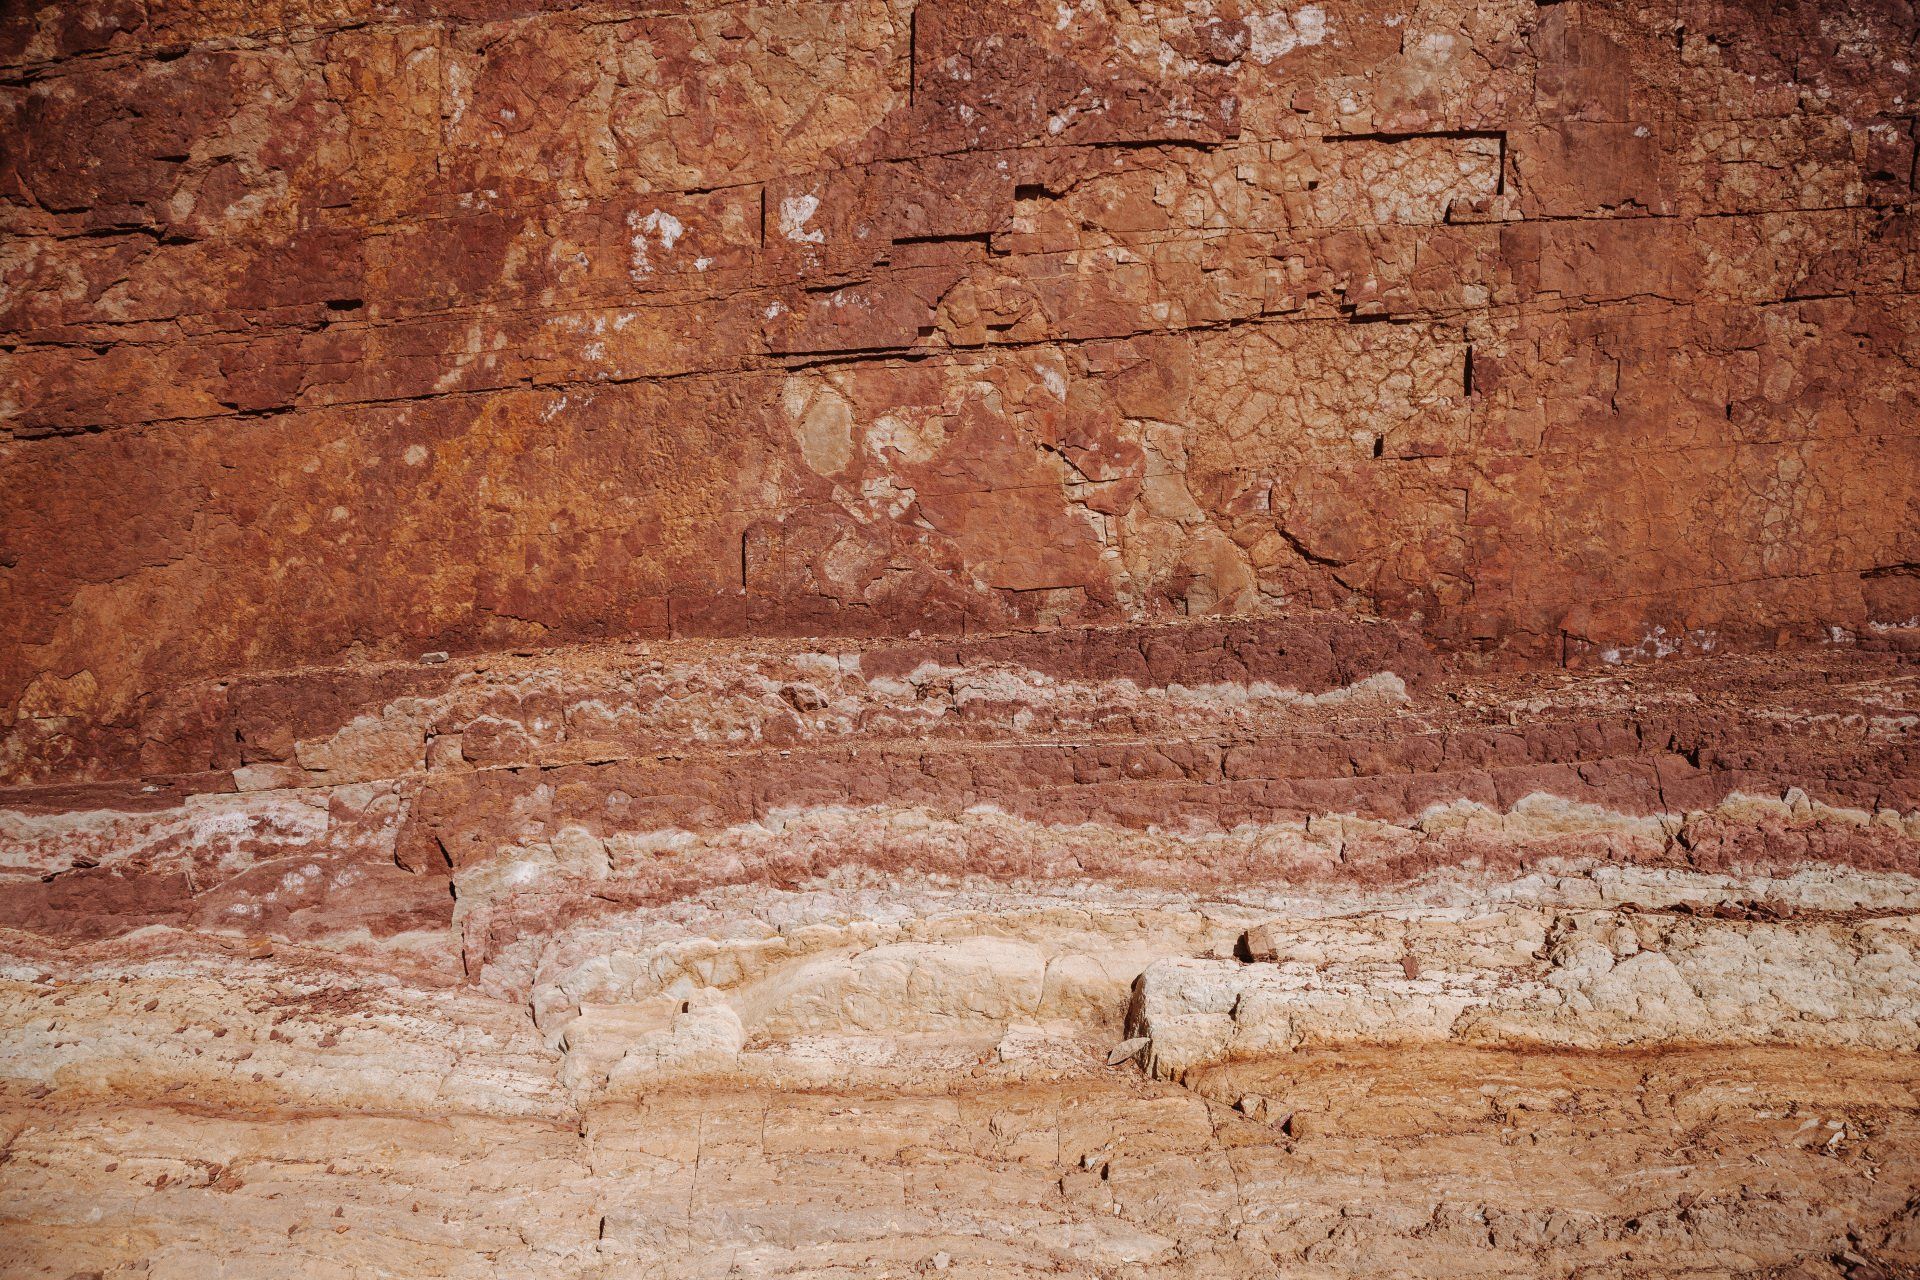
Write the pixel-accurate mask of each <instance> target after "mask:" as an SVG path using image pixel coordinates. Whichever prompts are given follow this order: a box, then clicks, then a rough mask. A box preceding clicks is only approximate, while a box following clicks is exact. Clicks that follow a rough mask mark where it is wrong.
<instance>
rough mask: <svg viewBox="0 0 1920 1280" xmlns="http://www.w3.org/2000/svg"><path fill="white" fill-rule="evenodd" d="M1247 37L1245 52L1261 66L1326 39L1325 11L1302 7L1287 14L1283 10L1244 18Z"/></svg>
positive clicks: (1311, 5) (1315, 7)
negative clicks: (1248, 40)
mask: <svg viewBox="0 0 1920 1280" xmlns="http://www.w3.org/2000/svg"><path fill="white" fill-rule="evenodd" d="M1247 34H1248V35H1249V36H1250V37H1251V44H1250V45H1249V46H1248V50H1247V51H1248V52H1249V53H1251V54H1252V55H1253V60H1254V61H1255V62H1258V63H1259V64H1260V65H1262V66H1266V65H1267V64H1268V63H1271V62H1274V61H1276V60H1277V59H1280V58H1284V57H1286V56H1287V55H1288V54H1289V53H1292V52H1293V51H1294V50H1295V49H1300V48H1305V47H1307V46H1310V45H1316V44H1319V43H1321V42H1322V41H1324V40H1325V39H1326V38H1327V11H1326V10H1325V9H1322V8H1321V7H1320V6H1319V5H1315V4H1309V5H1302V6H1301V7H1300V8H1298V9H1296V10H1294V11H1293V12H1292V13H1291V14H1289V13H1287V12H1286V11H1285V10H1281V11H1279V12H1276V13H1263V14H1256V15H1254V16H1253V17H1250V18H1248V19H1247Z"/></svg>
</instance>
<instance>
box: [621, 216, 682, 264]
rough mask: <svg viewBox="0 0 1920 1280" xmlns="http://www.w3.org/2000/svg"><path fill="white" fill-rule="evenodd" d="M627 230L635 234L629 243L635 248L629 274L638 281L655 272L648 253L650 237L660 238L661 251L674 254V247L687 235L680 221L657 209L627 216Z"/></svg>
mask: <svg viewBox="0 0 1920 1280" xmlns="http://www.w3.org/2000/svg"><path fill="white" fill-rule="evenodd" d="M627 229H628V230H629V231H632V232H633V237H632V239H631V240H630V241H629V242H628V243H629V244H631V245H632V246H633V252H632V254H631V255H630V257H629V259H628V265H627V274H628V275H630V276H632V277H633V278H634V279H635V280H638V279H640V277H642V276H645V275H650V274H652V272H653V262H652V259H651V256H650V255H649V252H648V243H649V242H648V237H649V236H655V237H658V238H659V241H660V251H661V252H662V253H672V252H673V246H674V245H676V244H678V243H679V242H680V237H681V236H682V235H684V234H685V233H686V229H687V228H686V224H685V223H683V222H681V221H680V219H678V218H676V217H674V216H673V215H672V214H670V213H667V212H666V211H664V210H661V209H655V210H654V211H653V212H651V213H648V214H644V215H643V214H641V213H640V211H639V210H637V209H636V210H634V211H633V212H632V213H629V214H628V215H627Z"/></svg>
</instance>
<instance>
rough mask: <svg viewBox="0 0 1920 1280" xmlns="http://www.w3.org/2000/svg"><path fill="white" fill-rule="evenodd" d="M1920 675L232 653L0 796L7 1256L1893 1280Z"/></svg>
mask: <svg viewBox="0 0 1920 1280" xmlns="http://www.w3.org/2000/svg"><path fill="white" fill-rule="evenodd" d="M1394 666H1398V667H1400V668H1401V669H1402V670H1403V671H1404V672H1405V674H1402V670H1394V669H1392V668H1393V667H1394ZM1917 680H1920V677H1917V676H1916V675H1915V673H1914V671H1913V668H1912V665H1911V663H1910V661H1909V660H1907V659H1906V658H1904V657H1903V656H1901V655H1899V654H1894V653H1881V654H1874V653H1868V652H1862V651H1859V650H1857V649H1853V650H1841V651H1836V652H1834V653H1832V654H1829V655H1824V656H1823V657H1822V659H1821V660H1819V661H1809V660H1808V659H1807V658H1806V657H1805V656H1784V657H1750V658H1733V657H1722V658H1719V659H1711V660H1690V661H1684V662H1683V661H1673V662H1669V663H1665V664H1661V665H1658V666H1654V667H1641V668H1634V669H1630V670H1627V671H1623V672H1620V673H1604V674H1580V673H1567V672H1551V673H1534V674H1516V675H1511V676H1505V677H1491V676H1486V675H1470V676H1468V675H1462V674H1460V673H1458V672H1456V671H1453V670H1451V669H1450V668H1449V667H1448V666H1447V665H1446V664H1439V665H1436V664H1435V663H1434V661H1433V660H1432V659H1431V658H1430V657H1429V656H1427V655H1426V654H1425V652H1424V651H1423V650H1422V649H1421V648H1420V646H1419V645H1418V644H1417V643H1416V642H1414V641H1413V639H1412V637H1411V636H1410V635H1409V634H1408V633H1407V632H1405V631H1403V630H1398V629H1396V628H1394V627H1392V626H1391V625H1389V624H1380V623H1372V624H1369V623H1356V622H1350V621H1345V620H1342V619H1340V618H1338V617H1334V616H1328V617H1322V618H1319V619H1294V620H1290V621H1287V622H1284V623H1281V622H1272V623H1254V622H1244V621H1243V622H1238V623H1223V624H1211V623H1207V624H1200V623H1185V624H1178V625H1173V626H1165V627H1159V628H1152V629H1144V630H1143V629H1140V628H1126V629H1120V630H1098V629H1096V630H1077V629H1067V630H1054V631H1048V632H1041V633H1029V634H1020V635H1009V636H1004V637H981V638H977V639H970V640H964V641H918V642H912V643H908V644H901V643H898V642H893V641H871V642H865V643H858V644H849V643H842V644H838V645H831V646H821V645H817V644H811V643H807V642H785V643H772V642H761V643H759V644H756V645H753V646H748V647H741V646H724V647H723V646H717V645H715V644H712V643H708V642H686V643H667V642H660V643H651V644H639V645H633V644H627V645H619V646H604V647H601V648H597V649H575V650H568V651H556V652H553V653H542V654H529V655H526V656H524V657H512V656H499V657H489V658H484V659H476V660H454V661H449V662H446V663H441V664H425V665H422V664H408V665H394V666H388V667H372V668H364V669H356V670H354V671H351V672H345V671H303V672H293V673H287V674H284V675H279V676H274V677H270V678H262V679H259V680H255V681H241V682H234V683H231V684H229V685H228V686H227V687H226V688H224V689H222V690H220V691H219V693H220V698H219V699H217V700H211V701H209V702H208V703H207V704H205V705H207V706H209V707H217V711H218V714H217V715H215V714H213V713H212V712H211V711H210V712H209V719H208V722H207V723H208V725H209V728H208V736H207V741H209V742H212V741H218V742H219V743H220V744H221V747H220V749H221V750H223V751H231V752H235V753H237V754H229V755H226V756H221V757H217V758H215V759H208V760H196V761H195V762H194V763H195V764H197V765H208V766H210V765H214V764H219V765H222V766H224V767H222V768H211V767H200V768H196V769H194V770H192V771H189V772H183V773H180V774H176V775H172V776H170V777H165V778H161V777H160V776H158V775H156V778H155V780H154V781H150V782H145V783H137V784H136V783H131V782H124V781H118V780H101V781H95V782H86V783H82V782H67V783H61V784H50V785H40V786H23V787H18V788H15V789H14V790H13V791H12V792H10V793H9V796H8V799H9V803H10V804H11V806H12V808H11V809H10V810H9V811H7V812H5V813H4V814H3V815H0V858H3V859H4V874H5V875H6V877H7V880H6V885H5V892H4V894H0V903H4V912H5V915H4V918H3V920H0V925H3V926H4V932H0V952H3V953H4V957H5V970H4V975H0V976H4V980H5V989H4V994H0V1019H3V1020H4V1021H0V1036H4V1039H5V1042H6V1044H7V1046H8V1055H7V1060H6V1061H7V1069H6V1076H5V1081H4V1089H5V1091H6V1098H7V1107H8V1114H9V1116H10V1120H9V1132H10V1133H11V1134H12V1135H13V1138H12V1142H11V1144H10V1145H9V1148H8V1151H9V1160H8V1163H7V1164H6V1165H5V1168H6V1170H7V1180H8V1184H9V1186H10V1188H11V1189H12V1191H13V1195H12V1197H11V1202H12V1203H13V1204H15V1205H17V1206H18V1207H17V1208H16V1209H15V1210H13V1211H12V1216H11V1218H10V1221H9V1230H10V1232H12V1233H17V1235H18V1237H19V1238H20V1239H22V1240H25V1241H26V1242H27V1250H28V1252H27V1254H26V1255H25V1256H27V1257H28V1258H30V1259H31V1260H32V1262H33V1263H34V1265H35V1266H37V1267H38V1268H39V1269H40V1270H41V1271H43V1272H47V1273H54V1272H58V1271H59V1269H60V1268H63V1267H64V1268H68V1269H74V1268H78V1269H83V1270H84V1269H94V1270H99V1271H102V1272H103V1273H107V1272H112V1271H114V1270H115V1269H116V1268H125V1267H128V1266H132V1265H135V1264H136V1263H138V1262H141V1261H147V1262H151V1263H154V1264H155V1266H156V1269H157V1270H159V1271H160V1272H161V1273H162V1274H167V1273H168V1269H169V1268H173V1267H177V1268H181V1269H191V1268H192V1267H194V1266H197V1265H199V1263H200V1261H201V1260H203V1259H204V1258H206V1257H207V1256H209V1255H217V1256H220V1257H222V1258H225V1259H228V1260H229V1262H230V1264H231V1265H232V1266H234V1267H236V1268H238V1269H240V1270H243V1271H260V1272H275V1273H282V1272H285V1271H289V1270H292V1271H298V1270H299V1269H301V1268H307V1269H309V1270H312V1271H314V1272H316V1273H320V1274H334V1273H346V1272H350V1271H351V1270H353V1269H354V1268H356V1267H360V1268H365V1267H372V1268H375V1269H380V1268H386V1269H388V1270H389V1271H393V1272H396V1273H397V1272H400V1271H405V1272H408V1273H427V1274H450V1275H451V1274H476V1275H502V1274H548V1275H552V1274H562V1275H576V1274H577V1275H583V1276H585V1275H614V1274H632V1275H686V1276H695V1275H721V1274H727V1273H729V1272H730V1271H744V1272H746V1273H748V1274H789V1273H791V1274H807V1275H815V1274H822V1275H824V1274H837V1273H842V1272H845V1271H848V1270H855V1271H871V1270H874V1269H885V1268H888V1267H892V1268H896V1269H898V1268H906V1269H949V1268H954V1267H958V1268H960V1270H961V1271H962V1272H963V1273H993V1274H1029V1273H1032V1274H1038V1273H1043V1272H1052V1271H1058V1270H1061V1269H1063V1268H1064V1269H1067V1270H1084V1271H1090V1272H1092V1273H1097V1274H1129V1273H1135V1272H1138V1273H1142V1274H1145V1273H1152V1274H1168V1275H1195V1276H1199V1275H1248V1274H1257V1273H1263V1272H1264V1271H1266V1270H1270V1269H1271V1268H1273V1267H1275V1266H1293V1267H1298V1268H1303V1269H1305V1270H1306V1271H1308V1272H1310V1273H1313V1274H1327V1275H1341V1274H1359V1273H1361V1272H1367V1273H1371V1271H1370V1268H1377V1266H1378V1265H1379V1260H1380V1259H1382V1258H1393V1259H1397V1260H1398V1261H1397V1263H1396V1264H1395V1265H1398V1266H1401V1267H1403V1268H1407V1269H1411V1270H1414V1271H1424V1272H1437V1271H1449V1270H1455V1269H1459V1268H1489V1269H1492V1270H1495V1271H1501V1272H1505V1273H1513V1274H1543V1273H1551V1272H1556V1271H1561V1270H1565V1269H1567V1268H1570V1267H1575V1266H1588V1267H1597V1268H1599V1269H1601V1270H1602V1271H1604V1272H1607V1273H1612V1274H1623V1275H1627V1274H1636V1275H1637V1274H1681V1273H1685V1272H1688V1271H1692V1270H1700V1269H1705V1270H1714V1269H1722V1270H1724V1269H1746V1270H1766V1269H1769V1268H1779V1267H1784V1266H1788V1265H1802V1266H1811V1267H1826V1266H1828V1265H1829V1261H1830V1260H1831V1259H1833V1258H1842V1260H1843V1262H1844V1255H1851V1256H1853V1257H1857V1258H1859V1259H1861V1260H1862V1263H1863V1265H1866V1266H1888V1267H1892V1266H1899V1265H1906V1264H1909V1263H1912V1262H1914V1261H1920V1255H1916V1253H1915V1248H1916V1241H1917V1240H1920V1235H1916V1232H1920V1222H1917V1221H1916V1219H1915V1217H1914V1214H1913V1210H1912V1204H1913V1203H1914V1202H1915V1201H1914V1200H1913V1197H1914V1196H1915V1195H1916V1194H1920V1169H1916V1168H1915V1166H1913V1164H1912V1161H1911V1153H1912V1151H1913V1150H1914V1149H1915V1148H1914V1146H1913V1141H1912V1134H1911V1133H1910V1130H1911V1129H1912V1126H1913V1125H1914V1123H1915V1115H1916V1113H1917V1112H1920V1101H1916V1098H1915V1092H1914V1090H1915V1086H1916V1083H1920V1075H1917V1074H1916V1073H1915V1071H1914V1070H1913V1063H1914V1061H1915V1056H1914V1055H1915V1053H1916V1051H1920V1001H1916V999H1915V992H1916V990H1920V924H1917V921H1920V768H1916V765H1915V756H1914V753H1915V750H1916V738H1915V735H1914V731H1913V724H1914V712H1913V700H1914V698H1915V697H1916V696H1920V695H1917V694H1916V690H1920V684H1917V683H1916V681H1917ZM293 708H298V711H297V712H296V711H295V710H293ZM236 726H245V727H243V728H241V727H236ZM263 726H264V729H263ZM269 729H270V730H271V732H267V731H265V730H269ZM1816 1078H1817V1081H1818V1083H1817V1084H1816V1083H1812V1081H1813V1080H1815V1079H1816ZM1654 1099H1658V1100H1659V1101H1658V1102H1657V1103H1656V1102H1655V1101H1654ZM1649 1108H1651V1110H1650V1109H1649ZM1516 1144H1520V1148H1521V1149H1520V1150H1517V1149H1516ZM1522 1151H1524V1154H1522ZM1709 1151H1711V1153H1712V1154H1711V1155H1709V1154H1708V1152H1709ZM1548 1169H1552V1170H1553V1172H1552V1174H1551V1175H1548V1174H1547V1172H1546V1170H1548ZM1785 1205H1792V1206H1793V1209H1792V1211H1791V1212H1792V1217H1791V1220H1790V1221H1788V1220H1779V1221H1776V1220H1774V1219H1773V1218H1772V1217H1770V1215H1775V1214H1780V1213H1784V1212H1787V1211H1786V1210H1785V1209H1784V1208H1783V1207H1782V1206H1785Z"/></svg>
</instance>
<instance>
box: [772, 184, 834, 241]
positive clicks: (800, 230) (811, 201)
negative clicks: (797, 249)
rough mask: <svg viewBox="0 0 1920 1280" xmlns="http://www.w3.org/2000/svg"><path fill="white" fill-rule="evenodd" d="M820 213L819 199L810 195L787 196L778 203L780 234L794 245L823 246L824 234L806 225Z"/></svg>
mask: <svg viewBox="0 0 1920 1280" xmlns="http://www.w3.org/2000/svg"><path fill="white" fill-rule="evenodd" d="M818 212H820V197H819V196H816V195H812V194H808V195H804V196H788V197H787V198H786V199H784V200H782V201H781V202H780V234H781V235H783V236H785V237H786V238H787V239H789V240H791V241H793V242H794V243H795V244H824V243H826V239H827V237H826V233H825V232H823V231H820V230H819V229H817V228H815V229H812V230H809V229H808V227H807V223H808V222H810V221H812V219H813V215H814V214H816V213H818Z"/></svg>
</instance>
